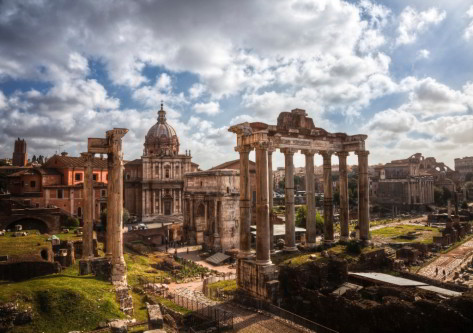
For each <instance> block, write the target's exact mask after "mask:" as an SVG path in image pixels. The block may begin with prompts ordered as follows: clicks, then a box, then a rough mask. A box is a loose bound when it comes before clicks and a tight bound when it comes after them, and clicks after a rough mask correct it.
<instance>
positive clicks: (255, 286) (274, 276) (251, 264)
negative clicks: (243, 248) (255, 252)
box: [237, 259, 279, 304]
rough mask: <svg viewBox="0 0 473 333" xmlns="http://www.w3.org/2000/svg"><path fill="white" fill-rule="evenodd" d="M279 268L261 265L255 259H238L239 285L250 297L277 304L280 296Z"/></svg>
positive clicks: (271, 265)
mask: <svg viewBox="0 0 473 333" xmlns="http://www.w3.org/2000/svg"><path fill="white" fill-rule="evenodd" d="M278 274H279V272H278V267H277V266H276V265H273V264H270V265H259V264H257V263H256V261H255V260H253V259H238V261H237V284H238V288H239V290H240V291H243V292H245V293H246V294H247V295H248V296H251V297H254V298H259V299H263V300H265V301H267V302H271V303H273V304H274V303H276V301H277V299H278V296H279V280H278Z"/></svg>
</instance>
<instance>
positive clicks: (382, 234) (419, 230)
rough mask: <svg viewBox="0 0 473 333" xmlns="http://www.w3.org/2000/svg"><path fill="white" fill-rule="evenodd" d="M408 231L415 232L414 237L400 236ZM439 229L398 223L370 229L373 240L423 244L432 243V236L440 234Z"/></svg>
mask: <svg viewBox="0 0 473 333" xmlns="http://www.w3.org/2000/svg"><path fill="white" fill-rule="evenodd" d="M409 233H415V234H416V237H415V238H414V239H406V238H402V236H406V235H408V234H409ZM440 235H441V233H440V230H439V229H438V228H433V227H425V226H417V225H399V226H395V227H386V228H381V229H378V230H373V231H371V236H372V237H373V239H374V240H377V241H382V242H396V243H412V242H420V243H424V244H429V243H432V241H433V237H434V236H440Z"/></svg>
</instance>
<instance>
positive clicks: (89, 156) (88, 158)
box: [80, 152, 95, 165]
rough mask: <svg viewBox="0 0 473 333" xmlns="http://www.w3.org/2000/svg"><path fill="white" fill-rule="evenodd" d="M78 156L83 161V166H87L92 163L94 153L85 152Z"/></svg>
mask: <svg viewBox="0 0 473 333" xmlns="http://www.w3.org/2000/svg"><path fill="white" fill-rule="evenodd" d="M80 156H81V157H82V159H84V161H85V164H86V165H87V164H89V163H92V162H93V160H94V156H95V154H94V153H89V152H85V153H80Z"/></svg>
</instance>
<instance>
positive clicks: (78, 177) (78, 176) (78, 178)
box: [76, 173, 81, 181]
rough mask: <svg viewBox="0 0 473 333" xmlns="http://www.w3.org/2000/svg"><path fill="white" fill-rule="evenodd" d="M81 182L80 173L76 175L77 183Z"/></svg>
mask: <svg viewBox="0 0 473 333" xmlns="http://www.w3.org/2000/svg"><path fill="white" fill-rule="evenodd" d="M79 180H81V174H80V173H76V181H79Z"/></svg>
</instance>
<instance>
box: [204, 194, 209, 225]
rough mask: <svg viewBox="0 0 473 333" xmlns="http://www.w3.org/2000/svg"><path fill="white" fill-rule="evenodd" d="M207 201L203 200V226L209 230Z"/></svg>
mask: <svg viewBox="0 0 473 333" xmlns="http://www.w3.org/2000/svg"><path fill="white" fill-rule="evenodd" d="M208 206H209V202H208V201H204V218H205V228H206V229H207V230H209V207H208Z"/></svg>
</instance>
